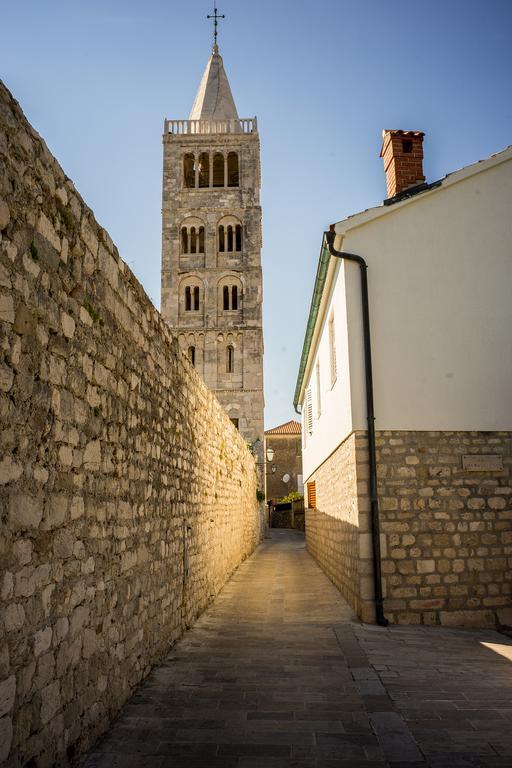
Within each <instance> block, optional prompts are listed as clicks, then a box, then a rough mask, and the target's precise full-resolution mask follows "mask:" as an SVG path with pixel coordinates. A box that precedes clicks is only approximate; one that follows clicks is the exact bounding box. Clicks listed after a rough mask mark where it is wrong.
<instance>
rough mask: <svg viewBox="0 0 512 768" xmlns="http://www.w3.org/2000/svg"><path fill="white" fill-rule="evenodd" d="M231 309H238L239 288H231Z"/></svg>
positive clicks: (234, 286)
mask: <svg viewBox="0 0 512 768" xmlns="http://www.w3.org/2000/svg"><path fill="white" fill-rule="evenodd" d="M231 309H238V286H236V285H232V286H231Z"/></svg>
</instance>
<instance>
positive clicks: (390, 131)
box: [380, 128, 425, 157]
mask: <svg viewBox="0 0 512 768" xmlns="http://www.w3.org/2000/svg"><path fill="white" fill-rule="evenodd" d="M388 135H389V136H403V137H404V138H408V137H409V138H412V137H413V136H414V137H416V138H417V139H420V138H421V139H422V138H423V137H424V136H425V133H424V132H423V131H401V130H400V129H399V128H383V130H382V147H381V150H380V157H382V151H383V149H384V143H385V139H386V136H388Z"/></svg>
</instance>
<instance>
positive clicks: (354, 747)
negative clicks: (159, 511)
mask: <svg viewBox="0 0 512 768" xmlns="http://www.w3.org/2000/svg"><path fill="white" fill-rule="evenodd" d="M511 694H512V641H510V640H508V639H507V638H505V637H503V636H502V635H499V634H497V633H495V632H491V631H464V630H445V629H439V628H429V627H391V628H389V629H383V628H379V627H373V626H362V625H361V624H359V623H358V622H357V620H356V619H355V618H354V616H353V615H352V612H351V610H350V608H349V607H348V606H347V604H346V603H345V602H344V600H343V599H342V598H341V597H340V594H339V593H338V591H337V590H336V589H335V588H334V587H333V586H332V584H331V583H330V582H329V581H328V579H327V578H326V577H325V576H324V574H323V573H322V572H321V571H320V569H319V568H318V566H317V565H316V563H315V562H314V561H313V560H312V558H311V557H310V556H309V555H308V554H307V553H306V551H305V549H304V542H303V538H302V537H301V536H300V534H297V533H294V532H288V531H273V532H272V540H271V541H268V540H267V541H266V542H265V543H264V544H263V545H262V546H261V547H260V549H259V550H258V552H257V553H256V555H254V556H253V557H252V558H250V559H249V560H248V561H246V562H245V563H244V564H243V565H242V566H241V567H240V568H239V569H238V571H237V572H236V574H235V575H234V576H233V578H232V579H231V580H230V582H229V583H228V584H227V585H226V586H225V588H224V589H223V591H222V593H221V594H220V595H219V597H218V598H217V600H216V602H215V603H214V605H212V606H211V608H210V609H209V610H208V611H207V612H206V613H205V614H204V615H203V616H202V617H201V618H200V619H199V620H198V622H197V623H196V624H195V626H194V628H193V629H192V630H191V631H190V632H188V633H187V634H186V635H185V636H184V638H183V639H182V640H181V641H180V642H179V643H178V644H177V645H176V646H175V648H174V649H173V650H172V651H171V653H170V654H169V657H168V658H167V660H166V661H165V662H164V664H163V665H162V666H160V667H158V668H157V669H155V670H154V671H153V672H152V673H151V674H150V676H149V677H148V678H147V680H146V681H145V682H144V683H143V684H142V685H141V686H140V688H139V689H138V691H137V692H136V693H135V695H134V696H133V697H132V699H131V700H130V701H129V702H128V703H127V705H126V706H125V707H124V709H123V711H122V713H121V715H120V717H119V718H118V720H117V721H116V722H115V723H114V725H113V727H112V728H111V729H110V731H109V732H108V733H107V735H106V736H105V737H104V739H103V740H102V741H101V742H100V743H99V744H97V745H96V748H95V750H94V751H93V752H91V753H90V754H89V755H88V756H87V757H86V758H85V760H84V763H83V765H84V766H86V768H107V766H108V768H182V767H185V768H291V767H292V766H294V768H310V767H314V768H336V767H337V766H343V768H348V767H349V766H350V767H352V768H363V766H364V767H365V768H380V767H381V766H391V767H394V768H412V767H413V766H414V768H427V766H430V767H431V768H444V767H445V766H446V767H449V768H463V767H464V768H467V767H468V766H471V767H474V766H480V767H482V768H511V766H512V696H511Z"/></svg>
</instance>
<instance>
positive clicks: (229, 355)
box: [226, 344, 235, 373]
mask: <svg viewBox="0 0 512 768" xmlns="http://www.w3.org/2000/svg"><path fill="white" fill-rule="evenodd" d="M234 367H235V349H234V347H233V345H232V344H228V346H227V347H226V373H233V370H234Z"/></svg>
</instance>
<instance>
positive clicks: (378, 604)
mask: <svg viewBox="0 0 512 768" xmlns="http://www.w3.org/2000/svg"><path fill="white" fill-rule="evenodd" d="M324 235H325V241H326V243H327V247H328V248H329V253H330V254H331V256H334V257H335V258H336V259H345V261H353V262H355V263H356V264H358V265H359V274H360V277H361V306H362V312H363V344H364V378H365V385H366V421H367V424H368V464H369V470H370V472H369V474H370V510H371V518H370V519H371V536H372V554H373V586H374V602H375V618H376V621H377V624H379V625H380V626H381V627H387V625H388V620H387V619H386V617H385V616H384V606H383V598H382V572H381V557H380V525H379V499H378V495H377V451H376V445H375V411H374V406H373V374H372V347H371V341H370V311H369V301H368V275H367V271H368V265H367V263H366V261H365V260H364V259H363V257H362V256H357V255H356V254H355V253H346V252H345V251H337V250H336V249H335V247H334V239H335V237H336V232H335V229H334V224H331V226H330V228H329V231H328V232H325V233H324Z"/></svg>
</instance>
